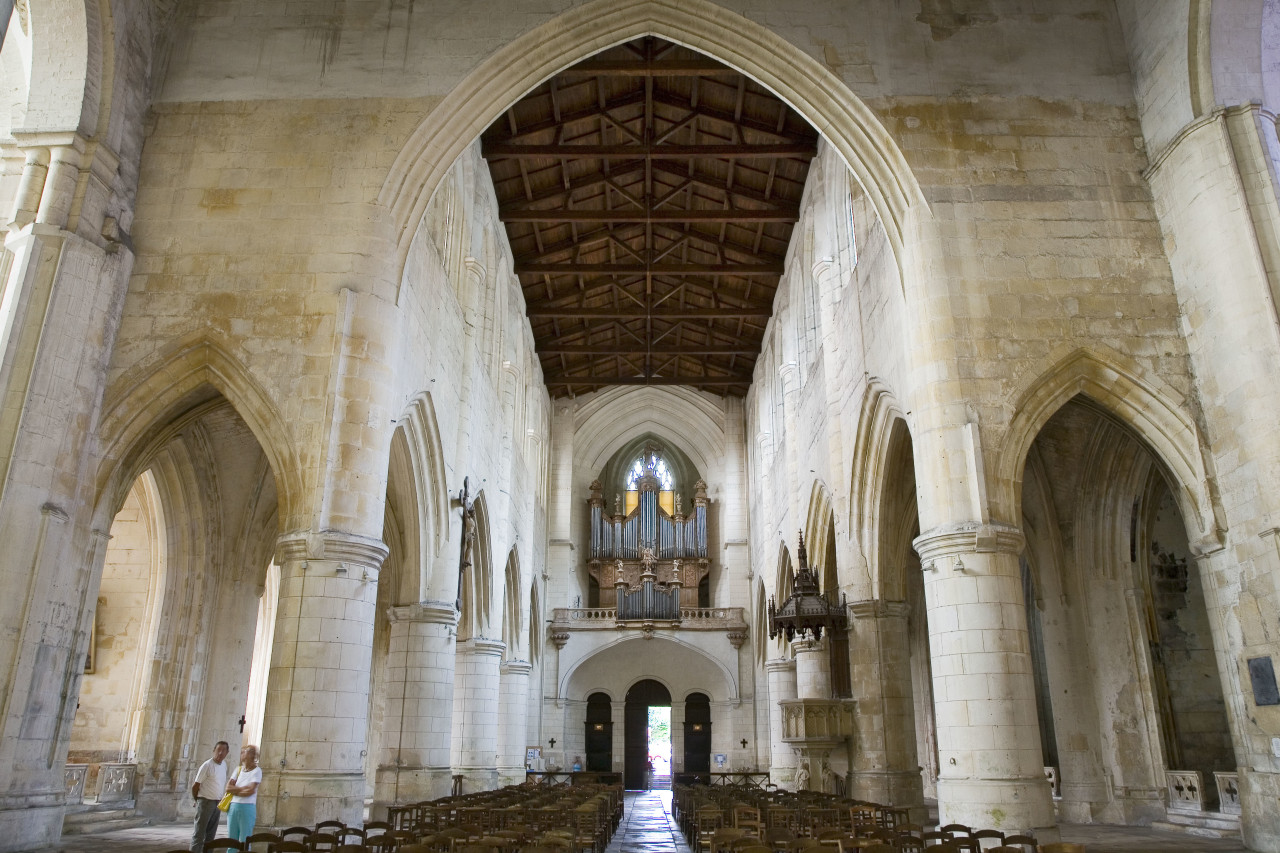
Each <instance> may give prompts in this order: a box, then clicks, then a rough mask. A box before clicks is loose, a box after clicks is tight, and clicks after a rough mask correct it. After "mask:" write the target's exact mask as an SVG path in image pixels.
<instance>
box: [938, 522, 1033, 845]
mask: <svg viewBox="0 0 1280 853" xmlns="http://www.w3.org/2000/svg"><path fill="white" fill-rule="evenodd" d="M913 544H914V545H915V549H916V551H917V552H919V554H920V563H921V565H922V566H923V567H924V569H923V571H924V573H925V598H926V600H927V602H928V613H929V648H930V660H931V663H932V666H933V691H934V710H935V714H936V718H937V728H938V754H939V760H940V771H941V772H940V774H939V778H938V822H939V823H942V824H947V823H964V824H968V825H970V826H983V827H993V828H996V829H1002V830H1004V831H1006V832H1026V831H1031V830H1034V831H1035V832H1036V835H1037V837H1038V838H1041V839H1047V840H1054V838H1053V837H1051V836H1056V834H1057V831H1056V828H1055V818H1054V811H1053V802H1052V799H1051V794H1050V791H1049V785H1048V782H1047V781H1046V780H1045V778H1044V764H1043V760H1044V759H1043V755H1044V754H1043V751H1042V749H1041V744H1040V729H1039V725H1038V723H1037V718H1036V699H1035V686H1034V683H1033V681H1032V674H1031V655H1030V652H1029V642H1028V637H1027V620H1026V611H1025V609H1024V605H1023V600H1022V577H1021V571H1020V569H1019V564H1018V557H1019V554H1020V553H1021V552H1022V546H1023V537H1022V533H1021V532H1020V531H1019V530H1018V529H1017V528H1014V527H1010V526H1006V525H1000V524H987V525H982V526H980V527H979V528H977V531H976V533H975V527H974V526H973V525H956V526H955V527H954V528H943V529H938V528H935V529H933V530H930V531H929V532H927V533H925V534H924V535H922V536H920V537H919V538H917V539H916V540H915V542H914V543H913Z"/></svg>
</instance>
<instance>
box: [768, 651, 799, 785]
mask: <svg viewBox="0 0 1280 853" xmlns="http://www.w3.org/2000/svg"><path fill="white" fill-rule="evenodd" d="M764 668H765V671H766V672H768V673H769V781H770V782H773V783H774V784H775V785H780V786H783V787H788V788H789V787H790V786H791V783H792V782H793V781H794V780H795V774H796V757H795V753H794V752H792V750H791V747H790V746H789V745H788V744H786V743H783V741H782V736H783V731H782V708H781V706H780V705H779V704H778V703H779V702H783V701H786V700H788V699H795V698H796V662H795V661H794V660H790V659H789V658H776V659H774V660H771V661H766V662H765V665H764Z"/></svg>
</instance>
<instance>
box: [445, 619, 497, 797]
mask: <svg viewBox="0 0 1280 853" xmlns="http://www.w3.org/2000/svg"><path fill="white" fill-rule="evenodd" d="M505 649H506V646H505V645H504V644H503V643H502V642H501V641H500V640H489V639H486V638H484V637H472V638H470V639H468V640H462V641H459V643H458V663H457V673H456V676H455V679H454V691H453V733H454V738H455V739H456V741H457V745H458V764H457V766H456V767H454V773H455V774H459V773H460V774H462V775H463V776H464V777H466V778H465V779H464V780H463V783H462V785H463V788H462V790H464V791H466V792H467V793H471V792H474V791H488V790H491V789H493V788H496V787H497V786H498V686H499V683H500V681H501V675H500V672H499V668H500V667H501V664H502V652H503V651H504V650H505Z"/></svg>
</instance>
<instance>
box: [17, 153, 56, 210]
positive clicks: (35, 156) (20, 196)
mask: <svg viewBox="0 0 1280 853" xmlns="http://www.w3.org/2000/svg"><path fill="white" fill-rule="evenodd" d="M48 173H49V149H47V148H28V149H27V155H26V162H25V163H24V164H23V166H22V178H21V179H20V180H19V182H18V193H17V195H16V196H15V197H14V199H13V215H12V216H11V217H10V219H11V221H12V224H13V226H14V227H17V228H21V227H23V226H24V225H30V224H31V223H32V222H35V220H36V211H37V210H39V209H40V196H41V195H42V194H43V193H44V184H45V177H46V176H47V175H48Z"/></svg>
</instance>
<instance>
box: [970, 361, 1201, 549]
mask: <svg viewBox="0 0 1280 853" xmlns="http://www.w3.org/2000/svg"><path fill="white" fill-rule="evenodd" d="M1078 395H1084V396H1085V397H1087V398H1088V399H1089V400H1091V401H1093V402H1094V403H1095V404H1096V405H1097V406H1098V407H1099V408H1101V409H1102V410H1104V411H1105V412H1107V413H1109V414H1110V415H1111V416H1113V417H1114V418H1116V419H1117V420H1119V421H1120V422H1121V423H1123V424H1125V425H1126V426H1128V427H1129V428H1130V429H1131V430H1133V432H1134V433H1135V434H1136V435H1137V437H1138V438H1139V439H1140V440H1142V441H1143V442H1145V443H1146V445H1147V446H1148V447H1150V448H1151V450H1152V452H1153V453H1154V454H1155V456H1156V458H1157V459H1159V460H1160V461H1161V463H1162V464H1163V465H1164V467H1165V470H1166V471H1167V472H1168V474H1169V477H1170V481H1171V484H1176V488H1175V491H1176V492H1177V501H1178V506H1179V509H1181V511H1182V513H1183V517H1184V518H1185V519H1187V523H1188V527H1189V528H1193V529H1194V531H1195V537H1194V539H1195V540H1196V544H1197V547H1198V548H1200V549H1203V550H1216V549H1217V548H1219V547H1221V545H1222V541H1223V525H1222V523H1221V522H1220V520H1219V519H1220V509H1219V507H1218V506H1217V505H1216V499H1215V495H1214V493H1213V482H1212V472H1211V471H1210V470H1209V466H1208V464H1207V461H1206V458H1205V456H1204V454H1203V453H1202V447H1203V443H1202V436H1201V435H1200V430H1199V428H1198V427H1197V426H1196V424H1195V421H1193V420H1192V418H1191V415H1190V414H1189V413H1188V412H1187V410H1186V401H1185V400H1184V399H1183V398H1182V395H1180V394H1179V393H1178V392H1177V391H1175V390H1174V389H1172V388H1170V387H1168V386H1167V385H1165V384H1164V383H1163V382H1162V381H1161V380H1160V379H1159V378H1157V377H1153V376H1149V375H1147V374H1146V373H1145V372H1144V371H1143V370H1142V368H1141V367H1139V366H1138V365H1137V364H1136V363H1134V362H1133V361H1132V360H1130V359H1126V358H1124V357H1123V356H1121V355H1119V354H1118V353H1105V354H1104V353H1100V352H1096V351H1090V350H1086V349H1078V350H1075V351H1073V352H1071V353H1069V354H1068V355H1067V356H1065V357H1064V358H1062V359H1061V360H1060V361H1058V363H1057V364H1055V365H1054V366H1053V367H1051V368H1050V369H1049V370H1047V371H1045V373H1044V374H1042V375H1041V376H1040V377H1039V378H1038V379H1037V380H1036V381H1035V382H1033V383H1032V384H1031V385H1030V386H1029V387H1028V388H1027V390H1026V391H1024V392H1023V394H1022V396H1021V397H1020V398H1019V399H1018V400H1017V402H1016V403H1015V405H1014V410H1013V417H1012V418H1011V420H1010V423H1009V429H1008V432H1007V433H1006V439H1005V442H1004V444H1003V447H1002V448H1001V452H1000V454H999V457H998V461H997V463H996V465H997V468H996V471H995V477H994V481H993V482H994V486H995V488H994V489H992V496H993V499H994V504H995V506H994V509H995V510H996V512H997V513H998V515H997V517H1000V518H1007V519H1019V518H1021V517H1022V512H1021V501H1022V478H1023V472H1024V470H1025V467H1026V459H1027V454H1028V452H1029V451H1030V449H1031V443H1032V442H1033V441H1034V440H1035V437H1036V435H1038V434H1039V432H1040V430H1041V429H1042V428H1043V427H1044V425H1045V423H1046V422H1047V421H1048V420H1049V418H1050V417H1052V416H1053V414H1054V412H1056V411H1058V409H1060V408H1062V406H1063V404H1065V403H1066V402H1067V401H1068V400H1070V399H1071V398H1073V397H1076V396H1078ZM1193 520H1194V522H1193ZM1193 525H1194V527H1193Z"/></svg>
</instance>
